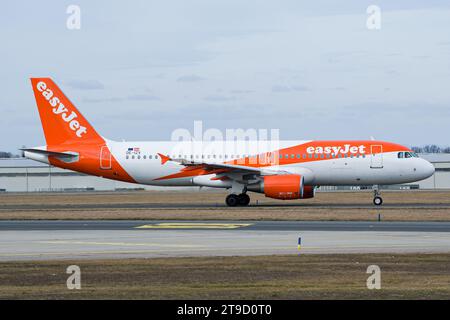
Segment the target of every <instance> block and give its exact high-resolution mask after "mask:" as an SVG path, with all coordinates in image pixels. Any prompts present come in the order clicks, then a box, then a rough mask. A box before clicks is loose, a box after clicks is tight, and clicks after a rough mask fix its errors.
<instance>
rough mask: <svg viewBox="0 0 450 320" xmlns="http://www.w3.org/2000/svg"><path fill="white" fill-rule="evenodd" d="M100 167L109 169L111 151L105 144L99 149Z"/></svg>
mask: <svg viewBox="0 0 450 320" xmlns="http://www.w3.org/2000/svg"><path fill="white" fill-rule="evenodd" d="M100 169H103V170H109V169H111V152H110V151H109V148H108V147H107V146H103V147H102V148H101V150H100Z"/></svg>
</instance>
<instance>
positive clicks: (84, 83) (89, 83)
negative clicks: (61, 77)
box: [65, 80, 105, 90]
mask: <svg viewBox="0 0 450 320" xmlns="http://www.w3.org/2000/svg"><path fill="white" fill-rule="evenodd" d="M65 84H66V85H67V86H69V87H71V88H74V89H78V90H103V89H105V86H104V85H103V83H101V82H100V81H98V80H69V81H66V82H65Z"/></svg>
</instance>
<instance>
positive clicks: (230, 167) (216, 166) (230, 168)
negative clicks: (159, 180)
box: [158, 153, 289, 175]
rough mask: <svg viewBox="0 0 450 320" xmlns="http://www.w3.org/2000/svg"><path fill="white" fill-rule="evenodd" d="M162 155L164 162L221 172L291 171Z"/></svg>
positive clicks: (282, 172) (269, 173)
mask: <svg viewBox="0 0 450 320" xmlns="http://www.w3.org/2000/svg"><path fill="white" fill-rule="evenodd" d="M158 154H159V156H160V157H161V163H162V164H164V163H166V162H167V161H173V162H178V163H180V164H182V165H184V166H186V167H187V168H189V167H192V168H195V169H198V168H204V169H206V170H221V169H222V170H224V171H222V172H221V173H224V172H241V173H254V174H257V175H273V174H289V172H286V171H282V170H273V169H272V170H271V169H266V168H265V167H259V168H257V167H250V166H244V165H237V164H231V163H212V162H207V161H192V160H186V159H172V158H170V157H168V156H165V155H163V154H160V153H158Z"/></svg>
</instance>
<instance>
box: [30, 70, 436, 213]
mask: <svg viewBox="0 0 450 320" xmlns="http://www.w3.org/2000/svg"><path fill="white" fill-rule="evenodd" d="M31 83H32V86H33V91H34V95H35V98H36V103H37V107H38V109H39V115H40V118H41V122H42V127H43V129H44V135H45V139H46V143H47V145H46V146H41V147H35V148H26V149H23V150H24V154H25V156H26V157H27V158H30V159H33V160H37V161H41V162H44V163H48V164H51V165H53V166H56V167H60V168H64V169H69V170H74V171H78V172H82V173H86V174H90V175H95V176H99V177H103V178H107V179H113V180H120V181H126V182H131V183H138V184H145V185H156V186H207V187H215V188H226V189H229V190H230V194H229V195H228V196H227V198H226V203H227V205H229V206H245V205H248V204H249V202H250V197H249V196H248V194H247V193H248V192H249V191H252V192H259V193H264V194H265V195H266V197H270V198H275V199H281V200H291V199H307V198H312V197H314V190H315V188H316V187H317V186H320V185H334V186H337V185H372V186H375V188H374V190H375V192H374V199H373V202H374V204H375V205H381V203H382V199H381V197H380V194H379V191H378V188H377V186H378V185H388V184H399V183H407V182H414V181H418V180H422V179H425V178H428V177H430V176H431V175H432V174H433V173H434V167H433V165H432V164H431V163H429V162H428V161H426V160H424V159H421V158H419V157H418V156H417V155H416V154H415V153H414V152H412V151H411V150H410V149H408V148H406V147H404V146H401V145H399V144H395V143H390V142H384V141H374V140H349V141H311V140H307V141H276V143H274V142H273V141H271V142H270V143H269V142H267V141H266V142H264V141H213V142H208V143H204V142H199V141H185V142H174V141H158V142H153V141H151V142H116V141H111V140H108V139H106V138H104V137H102V136H100V135H99V134H98V133H97V132H96V131H95V129H94V128H93V127H92V126H91V125H90V124H89V123H88V121H87V120H86V119H85V118H84V117H83V115H82V114H81V113H80V112H79V111H78V110H77V108H75V106H74V105H73V104H72V103H71V102H70V100H69V99H68V98H67V97H66V96H65V95H64V94H63V92H62V91H61V90H60V89H59V88H58V86H57V85H56V84H55V83H54V82H53V81H52V80H51V79H50V78H32V79H31ZM249 144H250V145H252V144H253V148H250V149H251V150H253V151H254V152H252V153H249V151H248V150H249Z"/></svg>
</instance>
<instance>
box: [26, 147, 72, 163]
mask: <svg viewBox="0 0 450 320" xmlns="http://www.w3.org/2000/svg"><path fill="white" fill-rule="evenodd" d="M20 150H22V151H23V152H29V153H34V154H38V155H42V156H47V157H55V158H57V159H58V160H61V161H64V162H74V161H78V157H79V154H78V153H76V152H71V151H67V152H59V151H51V150H43V149H37V148H23V149H20Z"/></svg>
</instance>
